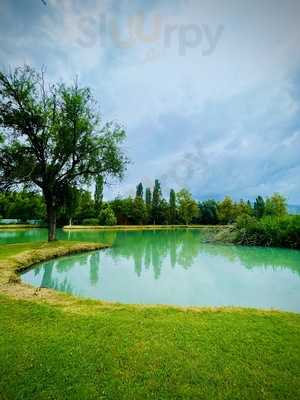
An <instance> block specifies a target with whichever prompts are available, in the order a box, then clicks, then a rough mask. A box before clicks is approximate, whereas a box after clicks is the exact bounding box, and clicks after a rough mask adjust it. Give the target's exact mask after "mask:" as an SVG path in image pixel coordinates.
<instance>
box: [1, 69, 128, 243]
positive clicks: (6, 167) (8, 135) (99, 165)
mask: <svg viewBox="0 0 300 400" xmlns="http://www.w3.org/2000/svg"><path fill="white" fill-rule="evenodd" d="M0 127H1V128H2V133H1V134H0V188H1V190H7V189H11V188H13V189H15V188H16V189H18V188H20V187H32V186H35V187H38V188H39V189H40V190H41V192H42V193H43V196H44V199H45V203H46V210H47V218H48V222H49V233H48V240H49V241H51V240H55V238H56V215H57V212H58V211H59V209H60V208H61V207H63V204H64V201H65V197H66V193H68V192H69V188H70V187H78V186H81V185H84V184H90V183H91V182H92V181H93V180H95V178H96V177H98V176H99V175H101V176H104V177H119V178H121V177H122V175H123V172H124V168H125V164H126V157H125V156H124V155H123V153H122V151H121V148H120V145H121V143H122V141H123V139H124V138H125V132H124V130H123V129H122V128H121V127H120V126H119V125H116V124H113V123H106V124H102V123H101V119H100V117H99V113H98V111H97V107H96V102H95V100H94V98H93V96H92V94H91V91H90V89H88V88H81V87H79V86H78V84H77V82H74V84H72V85H69V86H68V85H65V84H53V85H51V86H48V85H46V84H45V81H44V74H43V73H38V72H36V71H35V70H33V69H32V68H30V67H28V66H24V67H21V68H16V69H15V70H13V71H11V72H0Z"/></svg>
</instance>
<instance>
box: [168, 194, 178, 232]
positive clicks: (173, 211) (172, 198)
mask: <svg viewBox="0 0 300 400" xmlns="http://www.w3.org/2000/svg"><path fill="white" fill-rule="evenodd" d="M169 208H170V217H169V223H170V224H176V221H177V207H176V193H175V190H173V189H171V190H170V198H169Z"/></svg>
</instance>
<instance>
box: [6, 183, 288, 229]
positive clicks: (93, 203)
mask: <svg viewBox="0 0 300 400" xmlns="http://www.w3.org/2000/svg"><path fill="white" fill-rule="evenodd" d="M103 183H104V182H103V178H102V177H101V176H100V177H98V178H97V179H96V189H95V193H94V196H92V195H91V193H90V192H88V191H85V190H80V189H75V188H73V189H72V190H69V193H68V194H67V195H66V196H65V203H64V205H63V207H62V208H61V210H60V212H59V214H58V223H59V224H61V225H64V224H72V223H74V224H85V225H98V224H100V225H116V224H118V225H143V224H156V225H166V224H171V225H175V224H185V225H188V224H206V225H217V224H231V223H234V222H235V221H237V219H238V217H240V216H241V215H247V216H250V217H255V218H257V219H260V218H262V217H264V216H284V215H286V214H287V205H286V200H285V198H284V197H283V196H281V195H279V194H274V195H273V196H271V197H269V198H266V199H264V198H263V197H261V196H258V197H257V199H256V200H255V202H254V203H251V202H250V201H244V200H240V201H239V202H234V201H233V200H232V199H231V198H230V197H228V196H227V197H225V198H224V200H222V201H215V200H206V201H202V202H201V201H200V202H199V201H196V200H195V199H193V197H192V195H191V193H190V192H189V191H188V190H186V189H182V190H180V191H179V192H177V193H176V192H175V191H174V190H173V189H171V190H170V193H169V197H168V199H165V198H164V197H163V195H162V190H161V184H160V182H159V181H158V180H155V183H154V187H153V188H149V187H147V188H146V189H145V190H144V187H143V184H142V183H139V184H138V185H137V188H136V194H135V196H134V197H127V198H116V199H114V200H112V201H110V202H104V201H103ZM45 213H46V205H45V203H44V201H43V198H42V196H40V195H38V194H35V193H31V192H25V191H23V192H19V193H9V192H8V193H5V194H2V195H1V196H0V215H1V216H2V218H18V219H21V220H22V221H26V220H29V219H45V218H46V215H45Z"/></svg>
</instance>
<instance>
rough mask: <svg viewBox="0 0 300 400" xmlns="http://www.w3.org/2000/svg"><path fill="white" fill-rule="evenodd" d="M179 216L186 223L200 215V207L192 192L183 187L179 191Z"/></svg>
mask: <svg viewBox="0 0 300 400" xmlns="http://www.w3.org/2000/svg"><path fill="white" fill-rule="evenodd" d="M177 201H178V214H179V218H180V219H181V220H182V221H183V222H184V223H185V224H186V225H188V224H190V223H191V222H192V220H193V219H194V218H197V217H198V215H199V208H198V205H197V203H196V201H195V200H194V199H193V197H192V195H191V193H190V192H189V191H188V190H186V189H182V190H180V192H178V193H177Z"/></svg>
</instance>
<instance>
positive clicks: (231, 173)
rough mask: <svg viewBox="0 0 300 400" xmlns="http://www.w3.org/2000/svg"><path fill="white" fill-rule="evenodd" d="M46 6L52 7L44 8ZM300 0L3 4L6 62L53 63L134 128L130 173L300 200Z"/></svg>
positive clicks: (200, 194)
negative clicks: (279, 195) (87, 87)
mask: <svg viewBox="0 0 300 400" xmlns="http://www.w3.org/2000/svg"><path fill="white" fill-rule="evenodd" d="M44 3H45V4H44ZM299 20H300V1H299V0H285V1H282V0H253V1H251V2H249V1H247V0H244V1H242V0H227V1H225V0H218V1H215V0H213V1H212V0H207V1H200V0H161V1H160V0H152V1H146V0H144V1H142V0H140V1H137V0H136V1H135V0H127V1H126V0H110V1H104V0H103V1H102V0H85V1H82V0H78V1H76V0H74V1H72V0H45V2H43V1H42V0H1V1H0V31H1V33H0V67H1V68H3V67H7V66H15V65H20V64H24V63H28V64H30V65H32V66H34V67H36V68H41V66H42V65H44V66H46V70H47V73H48V77H49V79H51V80H52V79H53V80H66V81H71V80H72V79H73V78H74V77H75V76H78V77H79V80H80V82H81V84H82V85H88V86H90V87H91V88H92V89H93V92H94V94H95V96H96V98H97V99H98V101H99V106H100V110H101V113H102V115H103V118H104V119H105V120H111V119H113V120H116V121H118V122H121V123H122V124H123V125H125V127H126V131H127V136H128V139H127V141H126V145H125V150H126V152H127V154H128V155H129V157H130V159H131V165H130V166H129V168H128V171H127V174H126V177H125V179H124V181H123V182H122V183H121V184H117V183H114V184H113V185H112V186H111V187H110V188H109V189H107V191H106V195H107V197H112V196H115V195H118V194H122V195H127V194H129V193H132V191H134V188H135V186H136V184H137V183H138V182H139V181H141V180H142V181H143V182H144V183H145V185H152V183H153V180H154V179H155V178H159V179H160V180H161V181H162V184H163V187H164V188H165V191H166V192H167V191H168V189H169V188H170V187H173V188H175V189H176V190H177V189H180V188H182V187H187V188H188V189H189V190H190V191H191V192H192V193H193V195H194V196H195V197H196V198H199V199H204V198H209V197H213V198H217V199H220V198H222V197H224V195H226V194H229V195H231V196H233V197H234V198H235V199H237V200H238V199H239V198H242V197H244V198H250V199H253V198H254V197H255V196H256V195H257V194H263V195H270V194H271V193H273V192H281V193H283V194H284V195H286V196H287V197H288V200H289V203H291V204H300V190H299V189H300V179H299V176H300V51H299V50H300V47H299V46H300V45H299V43H300V24H299Z"/></svg>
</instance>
